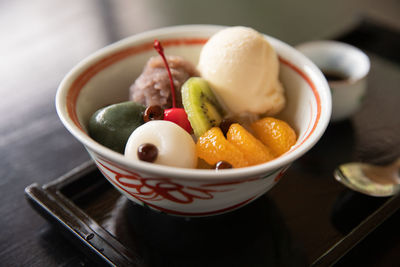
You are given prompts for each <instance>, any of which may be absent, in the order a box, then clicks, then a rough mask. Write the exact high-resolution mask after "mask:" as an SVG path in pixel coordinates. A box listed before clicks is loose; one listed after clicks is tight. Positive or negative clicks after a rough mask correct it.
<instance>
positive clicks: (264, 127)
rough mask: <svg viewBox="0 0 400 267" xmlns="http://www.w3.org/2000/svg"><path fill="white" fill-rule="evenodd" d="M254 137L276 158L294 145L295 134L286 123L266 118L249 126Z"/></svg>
mask: <svg viewBox="0 0 400 267" xmlns="http://www.w3.org/2000/svg"><path fill="white" fill-rule="evenodd" d="M251 128H252V130H253V131H254V135H255V136H256V137H257V138H258V139H260V140H261V142H263V143H264V145H266V146H267V147H268V148H269V149H271V151H272V152H273V153H274V155H275V156H276V157H278V156H280V155H282V154H283V153H285V152H286V151H288V150H289V149H290V148H291V147H292V146H293V145H294V144H295V143H296V139H297V137H296V133H295V131H294V130H293V129H292V127H290V125H289V124H287V123H286V122H284V121H282V120H279V119H276V118H272V117H266V118H263V119H260V120H258V121H256V122H254V123H252V124H251Z"/></svg>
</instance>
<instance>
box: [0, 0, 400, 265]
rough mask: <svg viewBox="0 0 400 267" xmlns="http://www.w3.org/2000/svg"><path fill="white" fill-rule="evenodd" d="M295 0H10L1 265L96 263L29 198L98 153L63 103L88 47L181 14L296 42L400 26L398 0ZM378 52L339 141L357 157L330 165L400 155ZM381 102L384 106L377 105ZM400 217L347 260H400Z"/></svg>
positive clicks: (394, 105)
mask: <svg viewBox="0 0 400 267" xmlns="http://www.w3.org/2000/svg"><path fill="white" fill-rule="evenodd" d="M295 2H296V3H290V1H281V2H280V3H275V4H274V3H267V1H265V2H263V1H254V2H251V4H250V2H248V1H228V0H225V1H211V0H209V1H205V0H203V1H196V2H194V1H162V0H159V1H156V0H152V1H144V0H143V1H140V0H137V1H128V0H119V1H113V2H111V1H103V0H97V1H96V0H92V1H78V0H73V1H63V2H59V1H57V2H56V1H50V0H34V1H20V0H15V1H10V0H9V1H2V2H1V3H0V34H1V36H2V41H1V42H0V48H1V49H0V90H1V93H2V98H1V102H0V103H1V105H0V114H2V116H0V164H1V168H0V174H1V175H0V177H1V178H0V200H1V206H0V265H1V266H87V265H92V264H93V263H92V262H91V261H90V260H89V259H88V258H87V257H86V256H85V255H83V254H82V253H81V252H80V251H79V250H78V249H77V248H76V247H75V246H74V245H73V244H71V243H70V242H68V241H67V240H66V239H65V238H64V237H63V236H62V235H61V234H60V233H59V232H58V231H57V230H55V229H53V228H52V227H51V225H49V224H48V223H47V222H46V221H45V220H44V219H43V218H41V217H40V216H39V215H38V214H37V213H36V212H35V211H34V210H33V209H31V207H30V206H29V205H28V203H27V202H26V200H25V198H24V188H25V187H26V186H28V185H30V184H31V183H34V182H38V183H40V184H45V183H47V182H49V181H51V180H53V179H55V178H57V177H58V176H60V175H62V174H64V173H66V172H67V171H69V170H70V169H72V168H73V167H76V166H78V165H79V164H81V163H82V162H85V161H86V160H88V159H89V157H88V155H87V153H86V151H85V150H84V149H83V147H82V146H81V145H80V144H79V143H78V142H77V141H75V140H74V138H73V137H72V136H71V135H70V134H69V133H68V132H67V131H66V130H65V129H64V127H63V126H62V124H61V122H60V121H59V119H58V117H57V114H56V111H55V107H54V97H55V93H56V89H57V86H58V84H59V82H60V81H61V79H62V77H63V76H64V75H65V74H66V73H67V72H68V71H69V69H71V68H72V67H73V66H74V65H75V64H76V63H77V62H79V60H81V59H82V58H84V57H85V56H87V55H88V54H90V53H92V52H94V51H95V50H97V49H99V48H101V47H103V46H105V45H107V44H110V43H112V42H114V41H116V40H118V39H121V38H123V37H126V36H129V35H131V34H134V33H138V32H142V31H145V30H148V29H153V28H158V27H163V26H168V25H175V24H193V23H209V24H225V25H247V26H252V27H254V28H256V29H257V30H259V31H262V32H265V33H268V34H270V35H272V36H275V37H277V38H279V39H282V40H283V41H286V42H288V43H290V44H293V45H295V44H297V43H300V42H304V41H307V40H310V39H319V38H330V37H332V36H338V35H340V33H342V32H344V31H346V30H348V29H349V28H351V27H352V26H354V24H356V22H357V20H358V18H359V16H360V15H368V16H372V17H374V19H377V20H379V21H381V22H382V23H383V24H384V25H390V26H391V27H394V29H397V30H398V29H400V21H399V20H400V18H399V11H400V8H399V4H398V2H396V1H376V2H379V3H373V1H370V2H371V3H365V2H364V1H345V0H342V1H330V2H331V3H322V2H321V1H317V0H315V1H310V2H309V4H307V5H305V4H304V3H302V1H295ZM297 2H298V3H297ZM300 2H301V3H300ZM383 50H384V49H383ZM369 55H370V56H371V57H373V58H374V61H373V62H374V65H373V66H372V71H371V77H370V81H369V86H370V87H371V88H375V90H373V91H370V92H369V95H368V98H367V101H366V103H365V104H364V106H363V109H362V110H361V111H360V112H359V113H358V114H356V116H355V117H354V118H353V120H351V121H350V122H349V123H351V124H352V125H353V126H354V129H355V139H356V140H355V142H354V144H355V145H354V147H351V148H348V147H346V144H342V145H343V146H344V147H338V149H343V148H346V149H348V152H349V153H348V154H347V157H346V158H342V159H338V158H337V154H336V156H335V152H332V159H333V162H332V161H330V165H329V168H330V166H331V165H333V163H339V162H342V161H343V160H354V159H361V160H365V161H373V162H376V163H383V162H387V161H390V160H391V159H393V158H394V157H395V156H399V147H400V146H399V145H400V142H399V136H400V132H399V123H400V120H399V117H398V114H399V111H400V110H399V105H398V103H399V100H400V95H399V90H398V88H399V86H398V85H399V84H400V80H399V72H400V67H399V66H400V65H398V62H397V63H396V62H395V61H391V60H390V59H388V58H385V57H380V56H377V54H376V51H371V52H370V54H369ZM382 79H384V82H382V81H383V80H382ZM376 88H379V90H378V89H376ZM380 88H381V89H380ZM374 105H382V108H380V109H379V111H378V112H377V110H376V109H374V108H373V107H374ZM332 127H334V126H332ZM338 129H339V128H338ZM360 130H362V132H359V131H360ZM377 131H378V133H377ZM379 131H386V132H388V134H386V135H385V139H383V140H376V138H377V137H379V134H381V133H380V132H379ZM334 133H335V132H334ZM338 134H340V130H339V133H338ZM338 138H340V137H339V136H338ZM374 138H375V139H374ZM329 153H330V152H329ZM321 156H324V157H326V158H328V159H329V157H330V155H327V152H326V151H315V152H314V153H312V154H311V156H310V157H308V158H305V160H306V161H304V164H314V162H319V163H321V164H324V162H328V160H326V161H322V162H321V161H318V160H316V159H317V158H319V157H321ZM313 157H314V158H313ZM335 157H336V158H335ZM307 160H308V161H307ZM311 186H312V185H311ZM312 189H313V188H312V187H311V188H310V190H312ZM315 190H318V188H315ZM399 225H400V213H399V212H397V213H396V214H394V215H393V216H392V217H391V218H390V219H389V220H388V221H386V222H385V223H384V224H383V225H381V226H380V227H378V229H377V230H376V231H374V232H373V233H372V234H371V235H370V236H368V237H367V238H366V239H365V240H363V241H362V242H361V243H360V244H359V245H358V246H357V247H356V248H355V249H353V250H352V251H351V252H350V253H349V254H348V255H347V256H346V257H344V258H343V259H342V260H341V261H340V262H339V263H338V265H342V266H346V265H350V264H354V263H355V262H356V263H362V264H363V265H364V266H366V265H370V266H376V265H380V266H396V265H399V262H400V230H399Z"/></svg>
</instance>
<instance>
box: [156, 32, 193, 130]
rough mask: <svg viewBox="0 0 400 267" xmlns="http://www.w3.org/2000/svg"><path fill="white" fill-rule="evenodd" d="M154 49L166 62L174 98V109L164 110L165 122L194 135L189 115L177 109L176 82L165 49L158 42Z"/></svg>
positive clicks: (181, 109)
mask: <svg viewBox="0 0 400 267" xmlns="http://www.w3.org/2000/svg"><path fill="white" fill-rule="evenodd" d="M154 48H155V49H156V50H157V52H158V53H159V54H160V56H161V58H162V59H163V61H164V65H165V68H166V69H167V72H168V78H169V83H170V86H171V96H172V108H170V109H166V110H164V120H166V121H172V122H174V123H176V124H178V125H179V126H181V127H182V128H183V129H185V130H186V131H187V132H188V133H190V134H191V133H192V126H191V125H190V122H189V120H188V117H187V114H186V112H185V110H184V109H183V108H176V100H175V87H174V82H173V80H172V75H171V70H170V69H169V66H168V62H167V59H166V58H165V55H164V48H163V47H162V45H161V43H160V42H159V41H158V40H154Z"/></svg>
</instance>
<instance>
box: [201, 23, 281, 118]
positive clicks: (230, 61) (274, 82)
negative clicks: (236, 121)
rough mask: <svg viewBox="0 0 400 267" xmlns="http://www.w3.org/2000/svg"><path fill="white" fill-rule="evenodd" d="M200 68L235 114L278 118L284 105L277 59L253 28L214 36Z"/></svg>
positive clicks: (204, 49)
mask: <svg viewBox="0 0 400 267" xmlns="http://www.w3.org/2000/svg"><path fill="white" fill-rule="evenodd" d="M197 68H198V70H199V71H200V73H201V76H202V77H203V78H204V79H206V80H207V81H208V82H209V84H210V86H211V88H212V89H213V91H214V93H215V94H216V95H217V97H218V99H219V100H220V101H221V102H222V104H223V105H225V107H226V108H227V109H228V110H229V111H230V112H231V113H232V114H236V115H243V114H246V113H251V114H254V113H255V114H265V115H275V114H277V113H278V112H279V111H281V110H282V108H283V107H284V105H285V97H284V90H283V87H282V85H281V83H280V82H279V80H278V75H279V60H278V56H277V54H276V52H275V50H274V49H273V47H272V46H271V45H270V44H269V42H268V41H267V40H266V39H265V38H264V36H263V35H262V34H260V33H258V32H257V31H255V30H253V29H251V28H247V27H241V26H238V27H230V28H226V29H224V30H221V31H219V32H217V33H216V34H214V35H213V36H212V37H211V38H210V39H209V40H208V42H207V43H206V44H205V45H204V47H203V49H202V51H201V53H200V58H199V63H198V66H197Z"/></svg>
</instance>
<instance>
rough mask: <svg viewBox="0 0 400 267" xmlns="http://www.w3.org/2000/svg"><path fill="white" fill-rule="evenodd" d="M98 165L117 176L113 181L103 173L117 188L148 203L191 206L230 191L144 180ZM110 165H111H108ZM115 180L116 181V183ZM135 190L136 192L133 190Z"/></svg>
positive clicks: (158, 180)
mask: <svg viewBox="0 0 400 267" xmlns="http://www.w3.org/2000/svg"><path fill="white" fill-rule="evenodd" d="M96 163H97V164H98V165H101V167H102V168H104V169H106V170H108V171H110V172H112V173H113V174H115V178H114V179H113V178H112V177H110V176H109V175H108V173H106V172H105V171H104V170H101V169H102V168H100V170H101V171H102V173H103V174H104V175H105V176H106V177H107V178H109V180H110V181H111V182H113V183H114V185H116V186H117V187H119V188H120V189H122V190H124V191H125V192H127V193H128V194H129V195H131V196H132V197H134V198H136V199H138V200H141V201H143V202H146V201H149V200H150V201H160V200H164V199H168V200H170V201H172V202H176V203H180V204H189V203H192V202H193V201H194V199H203V200H205V199H212V198H213V197H214V196H213V195H212V193H214V192H226V191H228V190H216V189H210V188H207V189H205V188H198V187H192V186H183V185H180V184H178V183H175V182H172V181H171V179H170V178H143V177H141V176H140V175H139V174H137V173H134V172H131V171H128V170H124V171H125V172H127V174H122V173H119V172H117V171H115V170H113V169H112V168H110V167H108V166H107V165H106V164H104V163H102V162H100V161H99V160H96ZM108 164H110V163H108ZM114 180H115V181H114ZM131 189H134V190H131Z"/></svg>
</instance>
